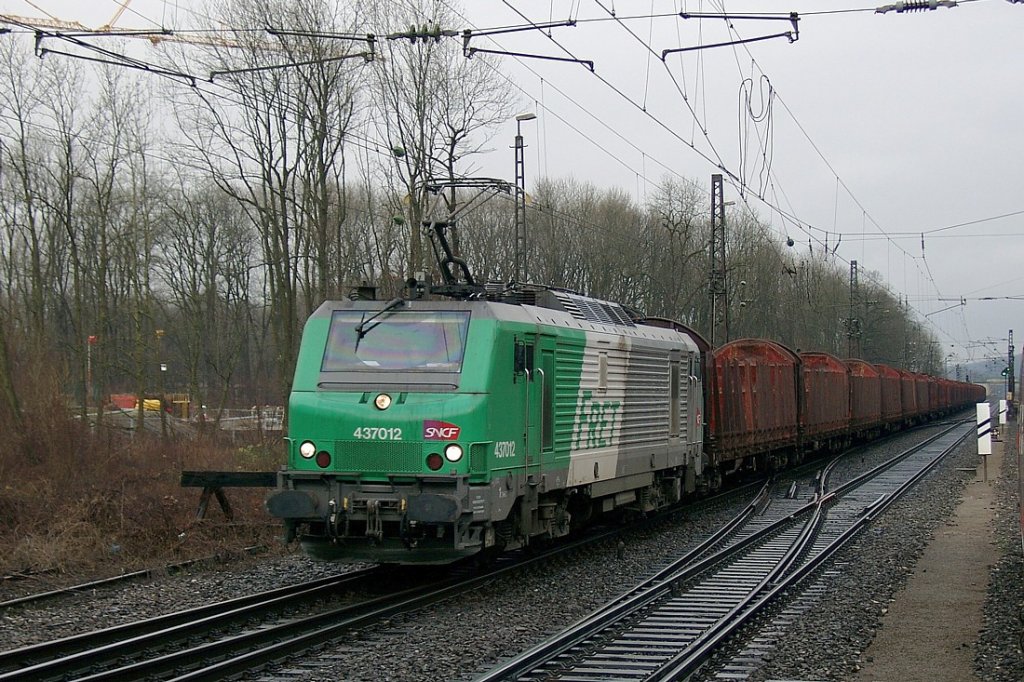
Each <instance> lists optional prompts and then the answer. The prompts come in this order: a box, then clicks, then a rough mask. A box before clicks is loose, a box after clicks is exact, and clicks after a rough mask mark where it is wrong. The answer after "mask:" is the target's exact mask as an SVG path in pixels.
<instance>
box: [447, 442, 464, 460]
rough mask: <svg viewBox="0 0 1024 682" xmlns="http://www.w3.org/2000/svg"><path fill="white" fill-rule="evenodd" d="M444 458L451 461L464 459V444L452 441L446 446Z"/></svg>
mask: <svg viewBox="0 0 1024 682" xmlns="http://www.w3.org/2000/svg"><path fill="white" fill-rule="evenodd" d="M444 458H445V459H446V460H448V461H449V462H458V461H459V460H460V459H462V446H461V445H459V444H458V443H450V444H448V445H446V446H444Z"/></svg>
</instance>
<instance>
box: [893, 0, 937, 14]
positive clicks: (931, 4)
mask: <svg viewBox="0 0 1024 682" xmlns="http://www.w3.org/2000/svg"><path fill="white" fill-rule="evenodd" d="M939 7H956V1H955V0H909V1H908V2H897V3H894V4H892V5H883V6H882V7H879V8H878V9H876V10H875V14H885V13H886V12H896V13H897V14H903V13H905V12H924V11H925V10H932V9H938V8H939Z"/></svg>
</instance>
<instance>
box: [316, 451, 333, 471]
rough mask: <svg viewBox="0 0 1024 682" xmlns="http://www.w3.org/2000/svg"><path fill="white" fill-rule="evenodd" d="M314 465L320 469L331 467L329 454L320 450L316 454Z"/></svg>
mask: <svg viewBox="0 0 1024 682" xmlns="http://www.w3.org/2000/svg"><path fill="white" fill-rule="evenodd" d="M316 465H317V466H318V467H320V468H321V469H326V468H327V467H329V466H331V453H329V452H327V451H326V450H321V451H320V452H318V453H316Z"/></svg>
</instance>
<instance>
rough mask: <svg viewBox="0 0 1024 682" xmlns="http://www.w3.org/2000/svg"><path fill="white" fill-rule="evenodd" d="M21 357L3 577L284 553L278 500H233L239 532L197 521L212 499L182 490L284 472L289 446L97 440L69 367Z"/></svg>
mask: <svg viewBox="0 0 1024 682" xmlns="http://www.w3.org/2000/svg"><path fill="white" fill-rule="evenodd" d="M19 355H21V356H22V357H24V361H23V362H19V363H18V364H17V367H18V370H17V371H16V373H15V379H16V382H15V385H16V386H17V388H18V389H19V393H18V398H19V402H20V405H21V416H22V419H21V425H22V428H21V429H19V430H17V431H7V433H9V434H11V437H9V438H8V439H7V442H6V444H5V445H4V446H3V447H2V448H0V481H3V483H2V484H0V543H3V546H4V547H5V548H6V551H5V552H4V553H3V554H2V555H0V573H4V574H7V573H17V572H25V571H32V572H40V571H53V570H56V571H59V572H73V573H82V572H90V571H97V572H102V573H116V572H118V571H119V570H129V569H131V568H135V567H139V566H150V565H153V564H154V563H158V562H161V561H168V560H177V559H187V558H198V557H204V556H209V555H212V554H224V553H231V552H233V551H237V550H238V549H239V548H240V547H242V546H245V545H252V544H269V543H273V538H274V536H275V535H276V534H277V529H276V528H275V526H274V524H273V523H272V522H271V520H270V519H269V517H268V516H267V515H266V513H265V512H264V511H263V508H262V500H263V497H264V496H265V494H266V491H263V490H246V489H239V490H232V491H229V493H228V494H229V499H230V502H231V505H232V508H233V511H234V522H233V523H230V524H229V523H227V522H226V521H225V519H224V518H223V515H222V514H221V512H220V511H219V510H218V509H216V504H215V503H214V504H211V505H210V506H211V509H210V513H209V514H208V516H209V519H208V520H206V521H203V522H199V523H197V521H196V519H195V514H196V506H197V504H198V500H199V495H200V490H198V489H183V488H181V487H180V486H179V482H180V477H181V472H182V471H183V470H187V469H197V470H223V471H235V470H269V469H272V468H274V467H275V466H276V461H275V460H276V456H275V454H274V452H275V450H279V448H275V447H273V446H247V447H245V448H238V447H235V446H231V445H225V444H221V443H218V442H216V441H215V440H213V439H212V438H208V439H207V440H202V441H166V440H162V439H160V438H159V437H152V436H148V435H146V434H144V433H142V434H138V435H137V436H136V437H134V438H132V437H131V434H130V433H125V432H116V431H113V430H110V429H99V430H94V429H93V428H92V427H90V425H89V424H87V423H85V422H83V420H81V419H79V418H77V417H76V416H74V415H73V414H72V410H70V409H69V406H68V405H67V403H66V401H65V398H64V396H65V395H66V393H65V392H64V390H62V377H61V376H60V372H59V370H58V369H57V365H56V364H55V363H50V362H48V361H47V359H46V358H45V357H43V356H42V355H41V354H39V355H37V356H35V357H33V354H32V353H29V352H26V351H25V350H24V349H22V352H21V353H20V354H19ZM19 359H20V358H19Z"/></svg>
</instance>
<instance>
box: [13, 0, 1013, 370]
mask: <svg viewBox="0 0 1024 682" xmlns="http://www.w3.org/2000/svg"><path fill="white" fill-rule="evenodd" d="M119 4H120V2H118V1H116V0H93V1H91V2H88V3H85V2H73V1H69V0H33V1H32V2H28V1H27V0H0V12H5V13H12V14H18V15H22V16H43V12H46V13H49V14H52V15H54V16H56V17H59V18H61V19H66V20H77V21H80V22H82V23H83V24H85V25H87V26H91V27H94V26H99V25H101V24H104V23H106V22H107V21H109V20H110V19H111V17H112V16H113V15H114V13H115V12H116V11H117V8H118V6H119ZM465 4H466V5H468V8H467V9H466V11H465V13H464V18H465V22H466V23H465V24H464V25H460V26H455V27H452V28H457V29H462V28H475V29H483V28H489V27H496V26H507V25H514V24H524V23H526V20H524V16H525V17H526V19H527V20H529V21H533V22H538V23H539V22H548V21H561V20H565V19H567V18H570V17H572V18H574V19H576V20H578V23H577V25H576V26H575V27H560V28H555V29H552V31H551V37H550V38H548V37H547V36H544V35H541V34H539V33H538V32H536V31H533V32H532V33H526V32H524V33H511V34H505V35H502V36H499V37H497V39H496V40H497V42H490V41H488V40H487V39H484V38H475V39H474V40H473V42H472V44H473V45H474V46H478V47H483V48H487V49H504V50H508V51H513V52H525V53H537V54H546V55H551V56H557V57H567V56H569V55H572V56H575V57H577V58H580V59H585V60H592V61H593V62H594V67H595V70H594V73H591V72H590V71H589V70H588V69H587V68H585V67H583V66H580V65H577V64H569V63H560V62H553V61H541V60H535V59H517V58H513V57H503V58H502V67H503V69H504V70H505V73H507V74H508V75H509V76H510V78H511V80H512V81H513V83H514V85H512V86H510V87H515V88H517V89H518V90H519V92H520V95H521V97H522V105H523V106H522V109H523V110H530V111H536V112H537V114H538V119H537V120H536V121H534V122H530V123H524V124H523V131H524V137H526V139H527V143H528V144H529V145H530V149H529V151H528V154H527V157H526V161H527V176H528V180H527V185H528V186H529V184H530V181H531V179H535V178H536V177H538V176H539V175H542V174H546V175H550V176H555V177H562V176H568V175H572V176H574V177H576V178H578V179H581V180H588V181H591V182H593V183H595V184H597V185H600V186H613V185H615V186H620V187H622V188H624V189H626V190H627V191H629V192H630V193H631V194H635V196H636V197H637V199H638V200H640V201H642V200H643V199H644V197H645V196H646V194H647V193H648V192H649V191H650V190H651V188H652V185H653V184H654V183H657V182H658V181H659V180H660V179H661V178H663V177H664V176H665V175H666V174H669V175H675V176H682V177H687V178H692V179H695V180H698V181H700V182H702V183H704V184H708V185H709V184H710V176H711V174H712V173H714V172H718V169H717V168H716V166H721V167H722V168H724V169H725V171H726V175H729V176H731V177H732V182H731V184H729V185H727V187H726V200H727V201H736V202H737V204H738V205H742V204H743V202H744V201H746V202H747V203H749V205H750V207H751V208H752V209H754V210H755V211H756V212H757V213H758V214H759V215H760V216H761V217H762V218H763V219H764V220H766V221H767V222H769V223H770V224H771V226H772V230H773V232H774V233H775V234H776V236H777V238H778V239H779V241H780V242H782V241H784V240H785V239H786V237H792V238H793V239H794V240H795V242H796V246H795V247H794V249H796V252H797V255H798V256H799V255H802V254H806V253H807V251H808V248H812V249H814V250H815V253H821V251H822V250H823V249H824V248H825V244H826V243H827V244H828V247H829V250H830V251H832V250H834V257H835V258H836V259H837V260H838V262H839V263H840V264H841V266H843V267H847V266H848V265H847V264H848V262H849V261H850V260H853V259H856V260H857V261H858V262H859V266H860V268H861V273H862V274H861V276H862V278H863V277H865V276H866V272H867V271H874V272H877V273H878V274H879V276H880V277H881V279H882V280H883V281H884V282H885V283H886V284H887V285H888V286H889V287H890V289H891V290H893V291H894V292H897V293H899V294H905V295H906V296H907V297H908V298H909V301H910V304H911V305H912V306H913V307H914V308H916V309H917V310H918V311H919V312H920V314H921V317H922V320H924V321H925V322H926V323H927V324H929V325H930V326H931V327H932V329H933V330H934V331H935V333H936V334H937V335H938V337H939V338H940V340H941V341H942V342H943V343H944V344H946V349H947V352H950V351H952V352H955V353H956V354H957V355H958V356H959V357H960V358H961V359H963V358H967V357H968V356H973V357H974V358H978V357H983V356H984V355H985V354H986V351H984V350H983V349H979V348H972V345H973V343H974V342H977V341H978V340H983V339H1005V337H1006V331H1007V329H1010V328H1016V333H1017V334H1018V335H1019V337H1020V338H1022V339H1024V300H997V301H979V300H975V299H977V298H980V297H1005V296H1021V297H1022V298H1024V268H1022V267H1021V255H1022V254H1024V248H1022V247H1024V193H1022V192H1021V191H1019V190H1018V184H1019V183H1020V182H1021V179H1020V177H1019V170H1020V166H1021V153H1022V152H1024V149H1022V148H1024V144H1022V142H1024V133H1022V131H1021V130H1020V127H1019V125H1018V122H1019V120H1020V118H1021V117H1020V111H1021V109H1022V105H1024V94H1022V93H1024V88H1022V82H1021V81H1022V75H1021V74H1022V70H1021V68H1020V67H1021V61H1022V57H1024V50H1022V49H1021V48H1020V47H1019V45H1020V37H1021V36H1022V35H1024V5H1016V4H1011V3H1009V2H1007V1H1006V0H974V1H970V0H969V1H968V2H961V3H960V4H959V5H958V6H956V7H953V8H939V9H937V10H934V11H921V12H914V13H903V14H898V13H895V12H889V13H885V14H877V13H875V12H874V11H873V9H874V8H875V7H877V6H879V5H875V4H871V3H865V2H859V1H857V0H846V1H842V0H814V1H813V2H812V1H810V0H792V1H785V0H760V1H758V2H740V1H737V0H733V1H729V2H722V1H720V2H708V1H703V2H700V1H697V2H695V1H688V2H684V1H683V0H637V1H633V2H625V1H623V0H619V1H618V2H613V1H612V0H548V1H546V2H541V1H540V0H531V1H529V2H526V1H524V0H507V1H506V0H469V1H468V2H466V3H465ZM882 4H885V3H882ZM889 4H891V3H889ZM215 6H216V2H215V1H214V0H211V1H209V2H190V1H189V0H177V1H167V2H165V1H163V0H133V2H131V4H130V5H129V8H128V10H127V11H125V12H124V13H123V14H122V16H121V18H120V19H119V21H118V24H117V25H118V26H119V27H122V28H132V27H146V26H151V25H152V24H151V23H150V21H155V22H157V23H162V24H164V25H166V26H168V27H170V28H174V27H175V26H179V25H182V24H183V23H185V22H187V21H189V19H190V16H189V13H190V12H193V11H196V12H201V13H212V11H213V8H215ZM723 6H724V8H725V10H727V11H728V13H729V14H748V13H766V12H772V13H782V14H783V15H785V14H788V13H789V12H797V13H799V15H800V17H801V18H800V21H799V39H798V40H796V41H795V42H790V41H789V40H788V39H786V38H775V39H771V40H765V41H760V42H753V43H749V44H747V45H744V46H735V47H720V48H714V49H704V50H700V51H692V52H686V53H679V54H671V55H668V56H667V57H666V59H665V60H664V61H662V59H661V52H662V50H665V49H671V48H676V47H692V46H697V45H708V44H712V43H719V42H725V41H729V40H735V39H737V38H755V37H758V36H764V35H769V34H774V33H780V32H785V31H791V30H792V26H791V25H790V22H789V21H788V20H773V21H767V20H762V21H754V20H735V21H733V22H731V27H732V28H731V30H730V27H729V26H728V25H727V24H726V22H724V21H722V20H721V19H697V18H691V19H685V20H683V19H679V18H674V17H671V16H662V17H655V18H642V19H632V18H630V17H636V16H639V15H645V16H649V15H652V14H653V15H661V14H673V13H675V12H679V11H686V12H689V13H716V14H721V12H722V11H723ZM858 9H867V10H869V11H861V12H857V11H841V10H858ZM517 10H518V12H517ZM520 12H521V13H522V15H520V14H519V13H520ZM612 13H614V15H615V16H614V17H613V16H612ZM147 20H148V21H147ZM591 20H593V21H591ZM649 48H650V49H649ZM763 77H766V78H767V81H766V80H765V79H764V78H763ZM767 83H770V85H771V88H772V89H773V91H774V99H773V102H772V106H771V108H770V110H766V109H765V108H764V106H763V104H764V98H763V95H764V93H766V92H767ZM747 92H750V93H752V96H751V106H750V108H749V109H748V108H747V107H745V106H743V102H744V100H745V96H744V95H745V93H747ZM755 118H757V119H758V121H755V120H754V119H755ZM514 135H515V124H514V122H511V121H510V122H509V124H508V125H507V126H506V127H505V128H504V129H503V130H501V131H499V133H498V135H497V136H496V137H495V139H494V140H493V141H492V144H491V147H493V150H494V151H493V152H491V153H490V154H488V155H487V156H486V157H484V158H482V159H480V160H479V161H478V171H479V173H481V174H485V175H493V176H502V177H506V178H511V176H512V175H513V164H512V151H511V150H510V149H509V145H510V144H511V142H512V139H513V136H514ZM766 146H767V148H768V149H769V150H770V153H765V149H766ZM766 160H767V161H769V162H770V163H769V164H766ZM766 165H767V167H766ZM741 191H742V193H743V197H742V198H741V196H740V193H741ZM1015 213H1019V214H1018V215H1008V214H1015ZM997 216H1006V217H1002V218H996V217H997ZM989 218H992V219H990V220H986V219H989ZM975 221H981V222H975ZM962 223H972V224H970V225H963V226H962V227H951V226H955V225H961V224H962ZM941 228H950V229H944V230H943V229H941ZM936 230H939V231H936ZM922 233H923V235H924V236H923V249H922ZM809 244H810V246H809ZM961 296H962V297H965V298H966V299H967V304H966V306H963V307H960V306H956V305H955V299H958V298H959V297H961ZM940 299H954V300H952V301H946V300H940ZM950 306H954V307H953V308H952V309H950V310H946V311H944V312H940V311H942V310H943V309H944V308H949V307H950ZM1017 345H1018V346H1020V345H1022V344H1021V343H1020V342H1018V343H1017ZM995 347H996V348H998V349H1000V352H1001V353H1004V354H1005V348H1006V343H1005V340H1001V341H997V342H996V343H995Z"/></svg>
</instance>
